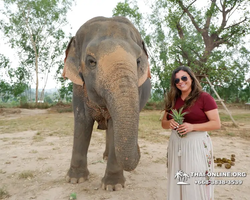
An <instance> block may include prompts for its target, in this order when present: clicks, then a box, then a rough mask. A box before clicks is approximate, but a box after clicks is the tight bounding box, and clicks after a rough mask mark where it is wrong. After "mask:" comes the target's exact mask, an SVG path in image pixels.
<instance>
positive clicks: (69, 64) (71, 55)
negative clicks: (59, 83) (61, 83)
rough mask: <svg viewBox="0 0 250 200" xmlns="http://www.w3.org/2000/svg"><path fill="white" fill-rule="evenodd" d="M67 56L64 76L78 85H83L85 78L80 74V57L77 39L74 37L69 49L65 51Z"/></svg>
mask: <svg viewBox="0 0 250 200" xmlns="http://www.w3.org/2000/svg"><path fill="white" fill-rule="evenodd" d="M65 54H66V55H65V58H64V68H63V73H62V76H63V78H68V79H70V80H71V81H72V82H73V83H75V84H77V85H81V86H82V85H83V80H82V79H81V77H80V76H79V72H80V68H79V66H80V64H79V58H78V56H77V53H76V39H75V37H72V38H71V40H70V42H69V44H68V46H67V49H66V51H65Z"/></svg>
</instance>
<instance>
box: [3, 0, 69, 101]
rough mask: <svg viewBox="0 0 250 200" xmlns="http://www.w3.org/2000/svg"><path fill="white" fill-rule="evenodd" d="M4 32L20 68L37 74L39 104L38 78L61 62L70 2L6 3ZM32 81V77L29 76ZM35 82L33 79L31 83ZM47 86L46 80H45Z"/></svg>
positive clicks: (20, 0) (16, 0) (11, 0)
mask: <svg viewBox="0 0 250 200" xmlns="http://www.w3.org/2000/svg"><path fill="white" fill-rule="evenodd" d="M3 2H4V8H2V9H1V13H2V14H3V15H4V16H5V17H6V18H5V19H2V20H1V21H0V27H1V30H2V31H3V33H4V36H5V38H7V40H8V42H9V44H10V46H11V47H12V48H14V49H15V50H16V51H17V52H18V55H19V59H20V66H22V67H23V68H25V69H26V70H28V71H32V72H33V74H35V82H36V102H37V100H38V85H39V80H41V79H39V77H41V78H43V79H47V77H48V73H50V71H51V68H53V67H56V66H58V65H59V63H60V62H62V60H63V58H62V57H61V55H63V51H64V49H65V44H64V43H65V42H66V41H64V39H65V38H66V35H65V32H64V30H63V28H64V27H65V25H66V24H67V19H66V16H67V15H66V14H67V11H68V10H69V9H70V7H71V5H72V3H73V1H71V0H25V1H24V0H3ZM30 78H32V76H31V77H30ZM31 81H32V80H30V82H31ZM44 82H45V85H44V87H45V86H46V82H47V81H46V80H45V81H44Z"/></svg>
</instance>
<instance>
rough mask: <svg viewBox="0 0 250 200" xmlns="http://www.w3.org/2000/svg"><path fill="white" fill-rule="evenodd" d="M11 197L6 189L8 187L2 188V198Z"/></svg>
mask: <svg viewBox="0 0 250 200" xmlns="http://www.w3.org/2000/svg"><path fill="white" fill-rule="evenodd" d="M8 197H10V194H9V192H8V191H7V190H6V188H4V187H2V188H0V199H5V198H8Z"/></svg>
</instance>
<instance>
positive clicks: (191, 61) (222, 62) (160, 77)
mask: <svg viewBox="0 0 250 200" xmlns="http://www.w3.org/2000/svg"><path fill="white" fill-rule="evenodd" d="M147 2H148V1H147ZM122 4H123V5H124V6H122ZM136 5H137V4H136V1H132V3H129V2H128V1H127V0H126V1H125V2H124V3H120V4H119V6H117V7H116V9H114V11H115V12H113V13H114V15H123V16H126V17H128V18H130V19H131V18H132V19H131V20H132V21H134V22H136V21H137V19H139V18H138V17H137V16H141V18H140V20H141V21H143V22H145V21H146V22H148V23H147V26H145V25H144V26H143V27H140V28H144V30H143V31H141V30H140V31H141V32H142V33H143V34H142V35H143V37H144V40H145V42H146V44H147V46H148V48H149V52H150V59H151V60H150V61H151V70H152V74H153V75H154V79H155V80H156V81H155V82H154V91H155V92H157V93H159V94H160V93H161V96H162V95H163V93H165V92H167V90H168V88H169V84H170V75H171V73H172V70H173V69H174V68H176V67H177V66H180V65H186V66H189V67H191V68H192V70H193V71H194V72H195V73H196V75H198V78H199V79H200V80H201V81H203V79H202V77H203V76H205V75H206V76H208V77H209V79H210V80H211V82H212V83H213V84H214V85H215V86H218V87H223V88H228V87H232V86H233V85H234V86H235V88H238V89H239V88H241V89H242V88H245V87H249V86H248V85H247V84H246V82H245V78H244V77H245V76H246V73H247V72H249V68H250V67H249V64H248V63H249V61H250V54H249V53H250V52H249V50H250V48H249V46H247V45H246V43H245V41H246V36H249V33H250V12H249V11H250V9H249V7H250V2H249V0H241V1H239V0H220V1H219V0H206V1H204V0H185V1H183V0H158V1H151V4H150V3H148V6H149V7H150V8H151V14H150V15H148V16H144V15H140V10H139V9H138V7H136ZM123 8H126V10H125V11H126V12H125V11H124V10H122V9H123ZM133 12H134V13H135V14H131V13H133ZM134 18H136V19H134ZM135 25H137V24H135ZM145 33H146V34H145ZM203 85H206V83H204V84H203ZM204 88H206V87H204ZM156 96H159V95H156Z"/></svg>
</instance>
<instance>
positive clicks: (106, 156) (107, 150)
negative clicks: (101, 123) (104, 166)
mask: <svg viewBox="0 0 250 200" xmlns="http://www.w3.org/2000/svg"><path fill="white" fill-rule="evenodd" d="M108 155H109V140H108V131H107V130H106V147H105V151H104V153H103V160H108Z"/></svg>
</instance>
